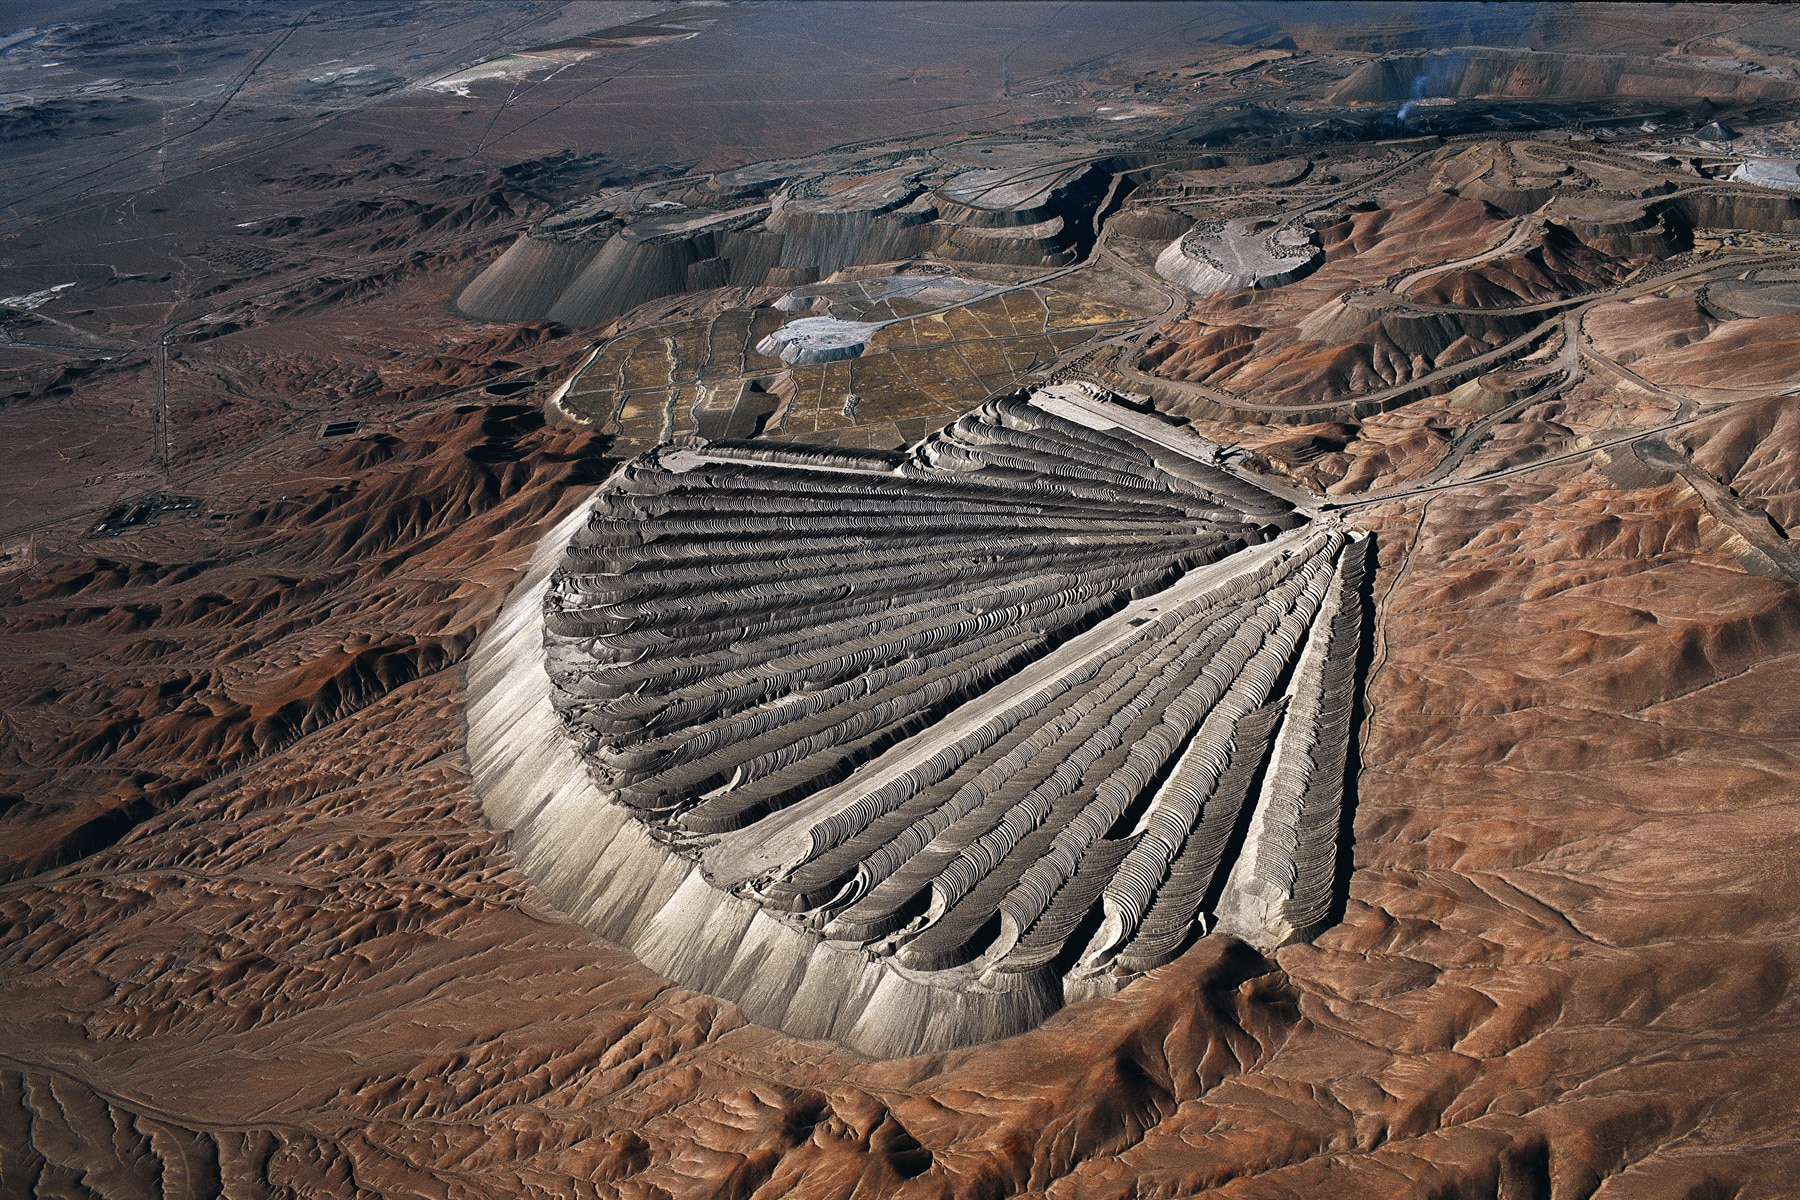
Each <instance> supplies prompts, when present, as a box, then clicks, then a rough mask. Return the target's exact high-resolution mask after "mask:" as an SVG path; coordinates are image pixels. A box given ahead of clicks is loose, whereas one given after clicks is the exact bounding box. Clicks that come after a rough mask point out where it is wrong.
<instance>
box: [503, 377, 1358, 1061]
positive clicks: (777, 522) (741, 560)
mask: <svg viewBox="0 0 1800 1200" xmlns="http://www.w3.org/2000/svg"><path fill="white" fill-rule="evenodd" d="M1215 457H1216V455H1215V448H1214V447H1212V446H1211V445H1210V443H1206V442H1204V441H1203V440H1202V439H1199V438H1196V437H1194V436H1193V435H1192V434H1190V433H1187V432H1186V431H1185V430H1181V429H1180V428H1179V427H1176V426H1172V425H1168V424H1166V423H1165V422H1162V421H1160V419H1158V418H1156V417H1154V416H1151V415H1146V414H1142V413H1136V412H1132V411H1130V410H1129V409H1126V408H1123V407H1121V406H1119V405H1116V404H1112V403H1109V402H1108V400H1107V399H1105V398H1104V396H1103V394H1101V393H1100V392H1098V390H1097V389H1093V388H1090V387H1085V386H1082V385H1061V386H1058V387H1056V388H1046V389H1043V390H1041V391H1039V392H1038V393H1036V394H1034V395H1033V396H1032V397H1030V398H1028V399H1027V398H1012V399H1007V400H999V401H992V402H990V403H988V404H986V405H984V406H983V407H982V408H980V409H979V410H977V411H976V412H973V413H970V414H969V415H967V416H965V417H963V418H961V419H959V420H958V421H956V422H955V423H953V424H952V425H950V426H949V427H947V428H946V429H944V430H942V431H940V432H939V433H937V434H934V435H932V436H931V437H929V438H927V439H925V440H924V441H923V442H921V443H919V444H918V445H917V446H915V447H913V448H912V449H911V450H910V451H909V452H907V453H873V452H859V451H846V450H838V449H827V448H815V447H799V446H785V445H783V446H774V445H763V444H761V443H757V442H753V441H752V442H730V441H720V442H712V443H708V442H704V441H700V440H697V439H696V440H690V441H687V442H682V443H677V444H671V445H669V446H665V447H662V448H659V449H658V450H656V451H652V452H651V453H649V454H646V455H643V456H640V457H639V458H637V459H634V460H632V461H631V462H629V463H627V464H625V465H624V466H623V467H621V468H620V469H619V470H618V471H617V472H616V473H615V474H614V475H613V477H612V478H611V479H609V480H608V481H607V482H606V483H605V484H604V485H602V486H601V488H600V489H599V490H598V492H597V493H596V495H595V496H594V498H593V500H592V502H591V503H590V504H589V505H587V506H586V507H584V508H583V509H581V510H580V511H578V512H576V513H574V514H572V515H571V516H570V517H568V518H567V519H565V520H564V521H563V522H561V523H560V524H559V525H558V526H557V527H556V528H555V529H553V530H552V531H551V532H550V534H549V535H548V536H547V537H546V538H545V539H544V541H543V542H542V543H541V545H540V546H539V549H538V552H537V553H536V555H534V557H533V560H532V562H531V564H530V567H529V570H528V572H527V574H526V576H525V577H524V579H522V580H521V582H520V583H519V585H518V586H517V588H516V589H515V592H514V594H513V596H512V597H511V598H510V600H509V601H508V603H507V605H506V607H505V609H504V610H503V611H502V613H501V615H500V618H499V619H498V621H497V622H496V623H495V625H494V627H493V628H492V629H491V630H490V631H489V632H488V633H487V634H486V635H485V636H484V637H483V638H482V640H481V642H480V644H479V645H478V646H477V647H476V650H475V652H474V654H473V655H472V657H471V661H470V664H469V698H468V721H469V739H468V746H469V756H470V760H471V763H472V767H473V774H474V782H475V787H476V790H477V793H478V794H479V795H480V797H481V801H482V805H483V809H484V811H485V813H486V814H487V817H488V819H489V820H490V821H491V822H492V823H493V824H495V825H496V826H498V827H500V828H503V829H508V830H511V831H512V835H513V844H514V848H515V850H516V852H517V854H518V856H519V861H520V864H521V866H522V867H523V869H524V870H525V871H526V872H527V873H528V874H529V875H530V876H531V877H532V878H533V879H534V880H535V881H536V882H537V884H538V886H539V887H541V888H542V889H543V891H544V893H545V895H546V896H547V897H548V899H549V900H550V901H551V902H552V903H553V904H555V905H557V906H558V907H560V908H561V909H562V910H563V911H565V912H566V913H568V914H569V916H570V917H571V918H572V919H574V920H576V921H578V922H579V923H581V924H582V925H584V926H586V927H587V928H589V929H591V930H593V931H594V932H596V933H597V934H599V935H601V936H603V937H606V938H608V939H610V940H612V941H615V942H618V943H620V944H621V945H623V946H626V947H627V948H629V949H630V950H631V951H632V952H633V953H635V954H637V955H638V957H639V958H640V959H641V960H642V961H643V962H644V963H645V965H647V966H649V967H650V968H651V969H653V970H656V971H658V972H660V973H662V974H664V975H666V976H667V977H669V978H670V979H672V980H674V981H675V982H677V983H678V984H681V985H683V986H686V987H691V988H695V989H698V990H702V991H706V992H710V993H713V994H715V995H719V996H723V997H727V998H729V999H731V1000H734V1001H736V1002H737V1003H738V1004H739V1005H740V1006H741V1007H742V1008H743V1009H744V1012H745V1014H746V1015H747V1016H748V1017H750V1019H752V1020H754V1021H757V1022H759V1023H761V1024H764V1025H768V1026H771V1027H775V1028H780V1029H783V1030H786V1031H787V1032H789V1033H792V1034H795V1035H797V1036H801V1037H817V1038H831V1039H833V1040H835V1041H837V1042H840V1043H842V1044H843V1045H846V1046H848V1047H851V1048H852V1049H855V1050H857V1051H860V1052H862V1053H864V1054H868V1055H871V1056H876V1057H896V1056H901V1055H907V1054H915V1053H921V1052H929V1051H937V1050H944V1049H949V1048H953V1047H956V1046H963V1045H969V1044H972V1043H975V1042H980V1041H986V1040H990V1039H993V1038H998V1037H1005V1036H1009V1035H1011V1034H1015V1033H1019V1032H1023V1031H1024V1030H1027V1029H1029V1028H1031V1027H1033V1026H1034V1025H1036V1024H1038V1023H1039V1022H1041V1021H1042V1020H1043V1019H1044V1018H1045V1017H1046V1016H1047V1015H1049V1014H1050V1013H1052V1012H1054V1011H1055V1010H1056V1009H1057V1008H1059V1007H1061V1006H1062V1005H1064V1004H1067V1003H1070V1002H1072V1001H1074V1000H1077V999H1085V998H1089V997H1094V996H1102V995H1107V994H1110V993H1112V992H1115V991H1117V990H1118V989H1119V988H1121V987H1124V986H1127V985H1128V984H1129V983H1130V982H1131V981H1132V980H1133V979H1135V978H1136V977H1137V976H1138V975H1140V974H1142V973H1143V972H1145V971H1149V970H1153V969H1155V968H1156V967H1159V966H1161V965H1163V964H1164V963H1167V962H1169V961H1171V960H1173V959H1174V958H1175V957H1176V956H1178V955H1179V954H1181V953H1182V952H1183V951H1184V950H1185V949H1186V948H1187V947H1188V946H1190V945H1191V944H1192V943H1193V941H1194V940H1195V939H1196V938H1199V937H1202V936H1205V934H1206V933H1207V931H1208V930H1209V929H1210V928H1212V927H1213V925H1214V924H1215V923H1223V924H1224V926H1225V927H1226V928H1227V929H1228V930H1229V931H1230V932H1232V933H1235V934H1236V935H1238V936H1239V937H1242V938H1244V939H1245V940H1247V941H1249V942H1251V943H1252V944H1254V945H1256V946H1258V947H1259V948H1261V949H1263V950H1265V951H1270V950H1273V949H1274V948H1275V947H1277V946H1280V945H1282V944H1285V943H1287V942H1289V941H1294V940H1297V939H1302V938H1307V937H1311V936H1312V935H1313V934H1314V933H1316V932H1317V931H1318V930H1319V929H1321V928H1323V927H1324V926H1325V925H1326V924H1327V923H1328V922H1329V921H1330V919H1331V914H1332V909H1333V897H1334V895H1335V892H1334V882H1335V880H1336V869H1337V862H1338V858H1339V847H1340V839H1341V837H1342V836H1343V826H1344V821H1343V817H1342V797H1343V789H1344V780H1345V771H1346V757H1347V752H1348V746H1349V739H1350V735H1351V731H1352V730H1351V726H1352V714H1353V709H1354V701H1355V695H1356V664H1357V660H1358V652H1359V648H1360V646H1361V645H1362V641H1363V630H1364V612H1363V602H1362V575H1363V570H1364V557H1365V552H1366V549H1367V546H1368V542H1367V539H1366V535H1362V534H1359V533H1356V532H1355V531H1352V530H1349V529H1347V528H1345V527H1343V526H1341V525H1338V524H1335V523H1333V522H1331V521H1317V522H1315V521H1309V520H1308V519H1307V515H1306V514H1303V513H1300V512H1298V511H1296V510H1294V509H1293V508H1291V507H1290V506H1289V505H1288V504H1286V503H1285V502H1284V501H1282V500H1280V499H1278V498H1276V497H1274V496H1271V495H1269V494H1268V493H1266V492H1263V491H1261V490H1260V489H1258V488H1257V487H1255V486H1254V484H1252V483H1250V482H1248V481H1246V480H1243V479H1240V478H1237V477H1235V476H1233V475H1230V474H1228V473H1226V472H1225V471H1224V470H1222V469H1221V468H1219V467H1218V466H1217V465H1215V463H1214V461H1213V459H1214V458H1215Z"/></svg>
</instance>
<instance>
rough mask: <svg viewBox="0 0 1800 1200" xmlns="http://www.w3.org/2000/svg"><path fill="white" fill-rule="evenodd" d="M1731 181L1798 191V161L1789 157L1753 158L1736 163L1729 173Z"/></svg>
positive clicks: (1799, 185)
mask: <svg viewBox="0 0 1800 1200" xmlns="http://www.w3.org/2000/svg"><path fill="white" fill-rule="evenodd" d="M1731 182H1732V183H1754V184H1756V185H1757V186H1758V187H1769V188H1780V189H1781V190H1782V191H1784V192H1800V161H1796V160H1794V159H1791V158H1753V159H1751V160H1750V161H1748V162H1744V163H1739V164H1738V168H1737V170H1735V171H1733V172H1732V173H1731Z"/></svg>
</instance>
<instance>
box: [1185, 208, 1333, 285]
mask: <svg viewBox="0 0 1800 1200" xmlns="http://www.w3.org/2000/svg"><path fill="white" fill-rule="evenodd" d="M1312 237H1313V235H1312V233H1311V232H1310V231H1309V230H1306V229H1304V228H1300V227H1298V226H1294V225H1282V224H1278V223H1277V222H1275V221H1273V220H1271V219H1269V218H1266V217H1264V218H1258V217H1237V218H1234V219H1232V220H1229V221H1207V222H1203V223H1202V224H1199V225H1196V226H1194V227H1193V228H1192V229H1190V230H1189V231H1188V232H1187V233H1185V234H1183V235H1182V236H1181V237H1178V238H1176V239H1175V240H1174V241H1172V242H1170V243H1169V244H1168V246H1166V247H1165V248H1164V249H1163V252H1162V253H1161V254H1159V255H1158V256H1157V258H1156V273H1157V274H1158V275H1161V276H1162V277H1163V278H1164V279H1167V280H1168V281H1169V282H1170V283H1178V284H1180V285H1181V286H1182V287H1184V288H1186V289H1188V291H1190V292H1194V293H1196V294H1197V295H1202V296H1204V295H1207V294H1209V293H1212V292H1223V291H1226V290H1229V289H1232V288H1272V287H1280V286H1281V285H1282V284H1284V283H1292V282H1294V281H1295V280H1296V279H1302V278H1304V277H1306V276H1307V275H1310V274H1312V273H1313V271H1314V270H1316V269H1317V268H1318V266H1319V264H1320V263H1322V262H1324V261H1325V252H1324V251H1323V250H1321V249H1320V248H1319V247H1318V246H1316V245H1314V244H1313V241H1312Z"/></svg>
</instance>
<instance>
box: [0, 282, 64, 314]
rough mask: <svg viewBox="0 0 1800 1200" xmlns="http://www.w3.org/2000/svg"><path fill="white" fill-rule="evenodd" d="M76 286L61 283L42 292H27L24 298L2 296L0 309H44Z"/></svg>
mask: <svg viewBox="0 0 1800 1200" xmlns="http://www.w3.org/2000/svg"><path fill="white" fill-rule="evenodd" d="M74 286H75V285H74V284H73V283H59V284H57V285H56V286H55V287H49V288H45V289H44V290H43V291H41V292H27V293H26V294H25V295H23V296H0V308H19V309H31V308H42V307H44V305H46V304H48V303H50V302H51V301H52V300H54V299H56V297H57V296H58V294H60V293H62V292H66V291H68V290H69V289H70V288H72V287H74Z"/></svg>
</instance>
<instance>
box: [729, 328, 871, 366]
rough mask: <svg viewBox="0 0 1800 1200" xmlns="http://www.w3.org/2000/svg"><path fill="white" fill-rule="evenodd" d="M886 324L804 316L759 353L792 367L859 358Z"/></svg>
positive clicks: (765, 341) (764, 342)
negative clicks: (876, 333)
mask: <svg viewBox="0 0 1800 1200" xmlns="http://www.w3.org/2000/svg"><path fill="white" fill-rule="evenodd" d="M882 324H883V322H876V321H840V320H838V318H836V317H801V318H800V319H799V320H798V321H789V322H788V323H787V324H786V325H783V326H782V327H781V328H780V329H777V330H776V331H775V332H774V333H771V334H770V335H769V336H768V337H766V338H764V339H763V340H762V341H760V342H758V343H756V352H757V353H758V354H766V355H768V356H769V357H770V358H779V359H780V360H781V361H782V362H784V363H787V364H788V365H789V366H799V365H803V364H806V363H823V362H837V361H839V360H840V359H845V358H855V357H857V356H858V355H860V354H861V353H862V352H863V347H864V346H866V345H868V344H869V339H870V338H872V337H874V336H875V331H876V330H878V329H880V328H881V326H882Z"/></svg>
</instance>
